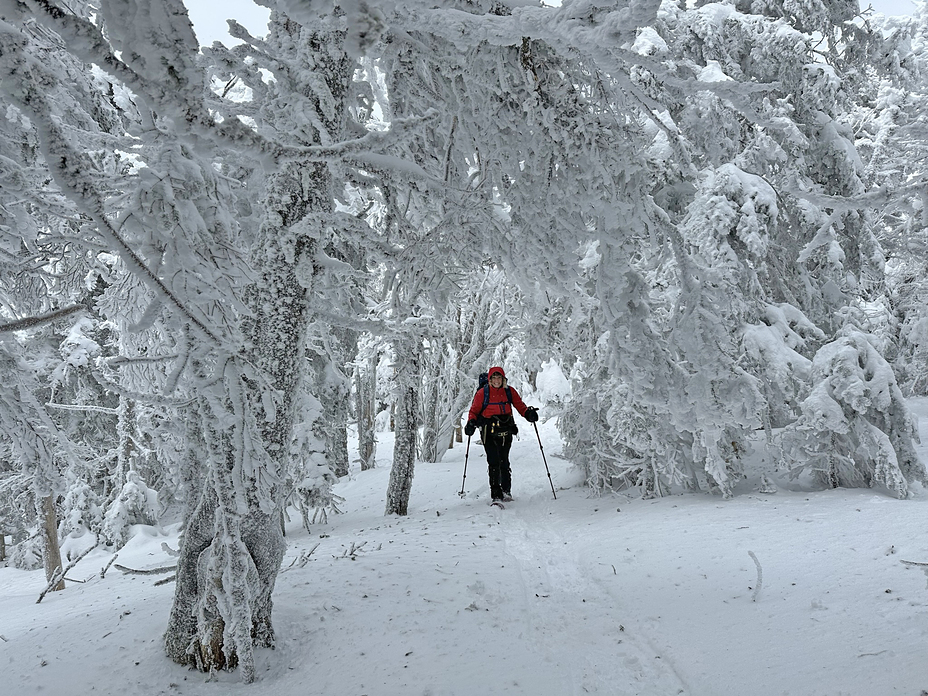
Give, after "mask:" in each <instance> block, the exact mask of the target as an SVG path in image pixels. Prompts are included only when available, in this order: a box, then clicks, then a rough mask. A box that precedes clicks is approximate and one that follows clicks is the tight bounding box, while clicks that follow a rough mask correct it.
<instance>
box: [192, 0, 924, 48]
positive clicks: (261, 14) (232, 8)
mask: <svg viewBox="0 0 928 696" xmlns="http://www.w3.org/2000/svg"><path fill="white" fill-rule="evenodd" d="M186 2H187V9H188V11H189V13H190V20H191V21H192V22H193V28H194V30H195V31H196V33H197V38H198V39H199V40H200V45H206V46H208V45H209V44H211V43H212V42H213V41H222V42H223V43H224V44H226V45H230V44H233V43H238V41H234V40H232V38H231V37H230V36H229V34H228V32H227V31H226V28H227V25H226V19H227V18H229V17H234V18H235V19H236V20H238V22H239V24H242V25H243V26H245V27H246V28H247V29H248V30H249V31H250V32H251V33H252V34H255V35H257V36H263V35H264V34H265V32H266V29H267V17H268V10H267V9H266V8H264V7H258V6H257V5H255V4H254V3H253V2H252V1H251V0H225V2H223V3H222V9H217V6H218V5H219V4H220V3H217V2H216V1H215V0H186ZM860 4H861V6H862V7H867V6H868V5H872V6H873V9H874V10H875V11H877V12H881V13H883V14H887V15H902V14H912V12H913V11H914V9H915V5H914V4H913V2H912V0H860Z"/></svg>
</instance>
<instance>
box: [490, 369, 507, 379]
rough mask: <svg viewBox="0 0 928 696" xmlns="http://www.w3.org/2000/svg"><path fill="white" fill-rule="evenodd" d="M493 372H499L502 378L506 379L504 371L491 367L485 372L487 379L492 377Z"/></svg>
mask: <svg viewBox="0 0 928 696" xmlns="http://www.w3.org/2000/svg"><path fill="white" fill-rule="evenodd" d="M495 372H499V373H500V374H501V375H502V376H503V379H506V371H505V370H503V368H501V367H491V368H490V370H489V371H488V372H487V378H490V377H492V376H493V373H495Z"/></svg>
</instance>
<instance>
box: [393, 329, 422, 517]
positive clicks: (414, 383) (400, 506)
mask: <svg viewBox="0 0 928 696" xmlns="http://www.w3.org/2000/svg"><path fill="white" fill-rule="evenodd" d="M396 360H397V366H396V367H397V370H396V381H397V389H398V392H399V393H398V395H397V396H398V398H397V400H396V440H395V443H394V446H393V468H392V469H391V470H390V486H389V488H388V489H387V509H386V514H388V515H406V514H407V513H408V511H409V494H410V492H411V491H412V479H413V475H414V473H415V467H416V433H417V431H418V429H419V354H418V350H417V346H416V345H415V344H414V343H413V342H412V341H411V340H409V339H404V340H401V341H398V342H397V347H396Z"/></svg>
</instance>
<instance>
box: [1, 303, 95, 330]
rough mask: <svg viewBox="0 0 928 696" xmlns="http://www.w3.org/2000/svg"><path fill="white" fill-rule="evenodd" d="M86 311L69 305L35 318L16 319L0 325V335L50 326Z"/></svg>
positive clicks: (82, 306) (83, 308) (79, 306)
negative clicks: (52, 323)
mask: <svg viewBox="0 0 928 696" xmlns="http://www.w3.org/2000/svg"><path fill="white" fill-rule="evenodd" d="M86 309H87V307H85V306H84V305H80V304H79V305H71V306H70V307H64V308H62V309H56V310H55V311H54V312H49V313H48V314H40V315H39V316H36V317H26V318H25V319H17V320H16V321H11V322H8V323H6V324H0V333H9V332H10V331H27V330H29V329H34V328H36V327H38V326H43V325H45V324H50V323H51V322H53V321H58V320H59V319H64V318H65V317H68V316H71V315H72V314H76V313H77V312H81V311H86Z"/></svg>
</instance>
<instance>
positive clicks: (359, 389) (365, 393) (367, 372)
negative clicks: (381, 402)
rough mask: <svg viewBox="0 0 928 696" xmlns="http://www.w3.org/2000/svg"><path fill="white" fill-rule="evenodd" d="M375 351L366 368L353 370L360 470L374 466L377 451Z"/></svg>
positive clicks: (376, 356)
mask: <svg viewBox="0 0 928 696" xmlns="http://www.w3.org/2000/svg"><path fill="white" fill-rule="evenodd" d="M378 357H379V356H378V355H377V354H376V353H375V354H374V355H372V356H371V357H370V359H369V360H368V365H367V367H366V368H363V367H362V366H360V365H359V366H358V368H357V371H356V372H355V391H356V397H355V398H356V401H357V410H358V456H359V457H360V458H361V471H368V470H369V469H373V468H374V458H375V456H376V453H377V433H376V422H375V420H374V416H375V415H376V411H377V359H378Z"/></svg>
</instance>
